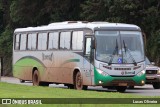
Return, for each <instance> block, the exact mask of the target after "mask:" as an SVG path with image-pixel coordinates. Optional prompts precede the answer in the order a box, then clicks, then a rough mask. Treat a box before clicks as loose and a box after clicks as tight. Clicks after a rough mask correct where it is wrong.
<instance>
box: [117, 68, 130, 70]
mask: <svg viewBox="0 0 160 107" xmlns="http://www.w3.org/2000/svg"><path fill="white" fill-rule="evenodd" d="M114 70H131V68H114Z"/></svg>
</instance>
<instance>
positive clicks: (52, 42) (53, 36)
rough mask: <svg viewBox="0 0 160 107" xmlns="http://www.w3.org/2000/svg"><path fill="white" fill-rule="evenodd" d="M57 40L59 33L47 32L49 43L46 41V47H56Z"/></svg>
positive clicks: (50, 48)
mask: <svg viewBox="0 0 160 107" xmlns="http://www.w3.org/2000/svg"><path fill="white" fill-rule="evenodd" d="M58 40H59V33H58V32H54V33H49V43H48V49H49V50H52V49H58Z"/></svg>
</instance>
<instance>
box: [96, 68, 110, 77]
mask: <svg viewBox="0 0 160 107" xmlns="http://www.w3.org/2000/svg"><path fill="white" fill-rule="evenodd" d="M97 71H98V73H99V74H101V75H103V76H107V75H108V74H107V73H106V72H105V71H102V70H100V69H97Z"/></svg>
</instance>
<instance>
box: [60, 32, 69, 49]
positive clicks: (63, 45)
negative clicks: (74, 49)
mask: <svg viewBox="0 0 160 107" xmlns="http://www.w3.org/2000/svg"><path fill="white" fill-rule="evenodd" d="M70 40H71V32H61V34H60V49H64V50H69V49H70V45H71V43H70Z"/></svg>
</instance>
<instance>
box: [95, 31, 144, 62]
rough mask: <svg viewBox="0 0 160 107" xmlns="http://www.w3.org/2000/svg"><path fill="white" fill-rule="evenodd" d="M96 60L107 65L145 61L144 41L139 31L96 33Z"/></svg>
mask: <svg viewBox="0 0 160 107" xmlns="http://www.w3.org/2000/svg"><path fill="white" fill-rule="evenodd" d="M95 36H96V59H97V60H100V61H103V62H107V63H137V62H140V61H143V60H144V51H143V40H142V35H141V32H138V31H96V32H95Z"/></svg>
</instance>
